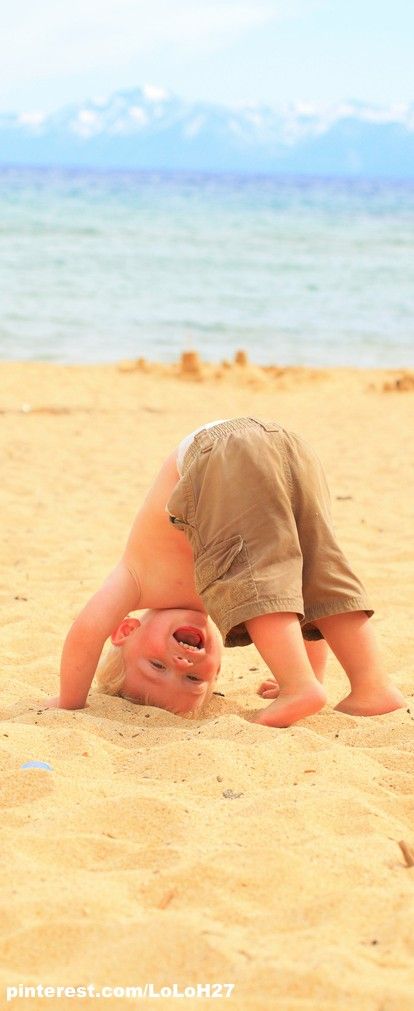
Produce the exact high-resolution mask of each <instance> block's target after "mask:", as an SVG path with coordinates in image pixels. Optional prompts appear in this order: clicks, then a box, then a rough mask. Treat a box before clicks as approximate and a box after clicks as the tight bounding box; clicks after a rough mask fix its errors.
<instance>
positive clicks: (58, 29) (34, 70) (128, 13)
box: [0, 0, 322, 79]
mask: <svg viewBox="0 0 414 1011" xmlns="http://www.w3.org/2000/svg"><path fill="white" fill-rule="evenodd" d="M321 2H322V0H319V6H320V4H321ZM315 3H317V4H318V0H150V2H149V0H71V2H70V3H69V4H66V3H65V4H61V3H59V2H56V0H53V2H52V0H38V2H37V3H36V4H33V3H32V0H15V2H14V4H13V6H11V5H10V8H9V12H8V13H7V14H5V15H4V16H3V26H2V38H1V41H0V60H1V64H2V74H3V75H6V77H7V76H10V75H14V74H20V75H23V77H25V78H26V79H28V78H29V77H30V75H31V74H36V75H40V76H41V77H49V76H53V75H55V74H67V73H80V72H85V70H86V69H89V70H91V69H92V70H93V69H99V68H104V67H105V66H106V67H108V68H113V67H115V66H117V65H119V66H120V67H122V66H125V65H126V64H128V63H130V62H131V61H132V60H134V59H136V58H138V57H139V56H140V54H145V55H148V53H151V52H154V53H155V54H156V53H157V51H160V50H162V49H163V48H164V47H165V46H177V47H180V48H181V49H182V50H183V51H184V52H185V51H187V50H192V51H193V52H194V50H197V51H201V52H204V53H205V52H208V51H209V50H211V49H213V50H214V49H217V48H221V47H225V46H226V45H229V44H230V43H231V42H233V41H234V40H235V38H237V37H240V36H241V35H245V34H246V33H248V32H249V31H252V30H253V29H255V28H257V27H260V26H264V25H266V24H268V25H269V26H270V25H271V24H272V23H274V22H277V21H280V20H286V19H291V18H295V17H298V16H300V14H301V13H303V12H304V11H305V10H306V11H307V12H309V9H310V8H312V7H314V6H315Z"/></svg>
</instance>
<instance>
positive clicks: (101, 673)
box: [96, 646, 126, 695]
mask: <svg viewBox="0 0 414 1011" xmlns="http://www.w3.org/2000/svg"><path fill="white" fill-rule="evenodd" d="M125 675H126V670H125V665H124V658H123V655H122V650H121V649H119V646H111V648H110V649H109V650H108V652H107V653H106V654H105V656H104V657H102V660H101V661H100V663H99V666H98V669H97V671H96V680H97V683H98V691H100V692H105V694H106V695H122V691H121V688H122V685H123V683H124V681H125Z"/></svg>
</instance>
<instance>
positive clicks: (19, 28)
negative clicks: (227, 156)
mask: <svg viewBox="0 0 414 1011" xmlns="http://www.w3.org/2000/svg"><path fill="white" fill-rule="evenodd" d="M4 6H5V8H6V9H5V10H4V12H3V13H2V15H1V18H0V66H1V78H0V79H1V88H0V112H2V113H4V112H18V113H21V112H27V111H39V112H52V111H54V110H55V109H59V108H61V107H62V106H64V105H67V104H70V103H71V102H82V101H83V100H84V99H87V98H100V99H102V98H105V97H108V96H109V95H111V94H112V93H113V92H114V91H118V90H126V89H128V88H133V87H137V86H142V85H144V84H150V85H153V86H157V87H161V88H164V89H166V90H167V91H169V92H171V93H173V94H175V95H178V96H180V97H182V98H184V99H187V100H190V101H196V100H201V101H207V102H213V103H220V104H222V105H239V104H244V103H246V102H254V103H265V104H269V105H272V106H283V105H285V104H286V103H290V102H307V103H310V104H314V105H316V106H323V107H326V106H329V105H331V104H335V103H336V102H339V101H342V100H347V99H357V100H360V101H362V102H370V103H374V104H376V105H380V106H384V105H385V106H390V105H396V104H399V103H411V102H413V101H414V60H413V46H414V0H36V3H34V2H33V0H13V3H8V4H7V5H4Z"/></svg>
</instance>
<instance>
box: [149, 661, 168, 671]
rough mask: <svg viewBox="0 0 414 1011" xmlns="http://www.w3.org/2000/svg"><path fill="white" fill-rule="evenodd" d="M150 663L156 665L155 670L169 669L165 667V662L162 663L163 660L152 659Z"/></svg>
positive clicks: (152, 665)
mask: <svg viewBox="0 0 414 1011" xmlns="http://www.w3.org/2000/svg"><path fill="white" fill-rule="evenodd" d="M150 664H151V667H154V669H155V670H166V669H167V668H166V667H164V664H163V663H161V660H150Z"/></svg>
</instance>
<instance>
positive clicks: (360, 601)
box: [301, 596, 374, 640]
mask: <svg viewBox="0 0 414 1011" xmlns="http://www.w3.org/2000/svg"><path fill="white" fill-rule="evenodd" d="M354 611H355V612H356V611H364V612H365V614H366V615H367V617H368V618H371V617H372V615H373V614H374V611H373V609H372V607H371V606H370V602H369V600H368V599H367V597H364V596H359V597H348V598H346V599H345V600H338V599H337V600H331V601H327V602H326V603H325V604H315V605H314V606H313V607H311V608H309V610H307V611H306V614H305V617H304V618H303V619H302V621H301V629H302V634H303V637H304V639H308V640H311V639H323V638H324V637H323V635H322V632H320V630H319V629H318V628H317V627H316V625H315V622H316V621H318V619H319V618H333V617H334V616H335V615H337V614H351V613H352V612H354Z"/></svg>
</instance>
